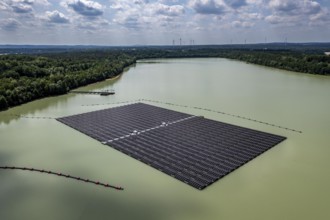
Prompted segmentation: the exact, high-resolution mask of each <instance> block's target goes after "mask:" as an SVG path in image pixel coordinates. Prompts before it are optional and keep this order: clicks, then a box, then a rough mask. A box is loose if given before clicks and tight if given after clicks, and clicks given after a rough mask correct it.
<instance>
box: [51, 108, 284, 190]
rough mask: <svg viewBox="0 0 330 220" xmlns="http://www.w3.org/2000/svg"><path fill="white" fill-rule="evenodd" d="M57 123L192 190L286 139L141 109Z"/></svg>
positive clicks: (111, 111)
mask: <svg viewBox="0 0 330 220" xmlns="http://www.w3.org/2000/svg"><path fill="white" fill-rule="evenodd" d="M57 120H58V121H60V122H62V123H64V124H66V125H68V126H70V127H72V128H74V129H76V130H78V131H80V132H82V133H84V134H86V135H88V136H90V137H93V138H94V139H96V140H98V141H100V142H102V143H103V144H106V145H108V146H110V147H113V148H115V149H117V150H119V151H121V152H123V153H125V154H127V155H129V156H131V157H133V158H135V159H138V160H140V161H142V162H144V163H146V164H148V165H150V166H152V167H154V168H156V169H158V170H160V171H162V172H164V173H166V174H168V175H171V176H172V177H174V178H176V179H178V180H181V181H183V182H185V183H187V184H189V185H191V186H193V187H195V188H197V189H203V188H205V187H207V186H208V185H210V184H212V183H213V182H215V181H216V180H218V179H220V178H222V177H224V176H225V175H227V174H229V173H230V172H232V171H234V170H235V169H237V168H239V167H240V166H242V165H244V164H245V163H247V162H249V161H250V160H252V159H253V158H255V157H257V156H258V155H260V154H262V153H263V152H265V151H267V150H268V149H270V148H272V147H273V146H275V145H277V144H278V143H280V142H282V141H283V140H285V139H286V138H285V137H282V136H278V135H273V134H269V133H265V132H261V131H256V130H252V129H248V128H243V127H239V126H235V125H231V124H226V123H222V122H217V121H214V120H210V119H205V118H203V117H198V116H193V115H189V114H185V113H181V112H176V111H172V110H168V109H164V108H160V107H156V106H152V105H147V104H143V103H136V104H130V105H125V106H121V107H116V108H110V109H105V110H100V111H94V112H89V113H84V114H79V115H73V116H69V117H63V118H58V119H57Z"/></svg>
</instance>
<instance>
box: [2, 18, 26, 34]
mask: <svg viewBox="0 0 330 220" xmlns="http://www.w3.org/2000/svg"><path fill="white" fill-rule="evenodd" d="M20 25H21V24H20V22H18V21H17V20H15V19H13V18H8V19H5V20H1V21H0V27H1V29H2V30H5V31H15V30H16V29H18V27H19V26H20Z"/></svg>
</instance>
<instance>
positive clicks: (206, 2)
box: [190, 0, 226, 15]
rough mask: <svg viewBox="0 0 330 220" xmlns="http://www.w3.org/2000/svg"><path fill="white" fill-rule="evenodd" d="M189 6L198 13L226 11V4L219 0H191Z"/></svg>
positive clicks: (222, 12)
mask: <svg viewBox="0 0 330 220" xmlns="http://www.w3.org/2000/svg"><path fill="white" fill-rule="evenodd" d="M190 6H191V7H192V8H193V9H194V10H195V11H196V12H197V13H199V14H214V15H220V14H224V13H225V12H226V4H225V3H224V2H223V1H221V0H192V1H190Z"/></svg>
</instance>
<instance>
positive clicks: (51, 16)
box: [46, 10, 70, 24]
mask: <svg viewBox="0 0 330 220" xmlns="http://www.w3.org/2000/svg"><path fill="white" fill-rule="evenodd" d="M46 17H47V20H48V21H49V22H51V23H57V24H66V23H69V22H70V20H69V18H68V17H66V16H65V15H64V14H63V13H61V12H59V11H57V10H55V11H46Z"/></svg>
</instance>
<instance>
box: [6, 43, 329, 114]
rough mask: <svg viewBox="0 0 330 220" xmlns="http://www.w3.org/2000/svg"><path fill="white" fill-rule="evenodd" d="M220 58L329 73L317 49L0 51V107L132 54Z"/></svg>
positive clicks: (114, 68) (99, 74)
mask: <svg viewBox="0 0 330 220" xmlns="http://www.w3.org/2000/svg"><path fill="white" fill-rule="evenodd" d="M185 57H187V58H193V57H222V58H229V59H236V60H241V61H245V62H248V63H254V64H259V65H264V66H269V67H275V68H279V69H285V70H291V71H296V72H302V73H311V74H321V75H330V56H325V55H322V53H318V52H317V51H315V52H313V53H305V52H304V51H298V50H292V51H289V50H266V49H248V48H245V49H244V48H216V47H211V46H193V47H188V46H185V47H138V48H113V49H98V50H87V51H80V52H79V51H73V52H65V53H53V54H43V55H2V56H0V110H2V109H6V108H7V107H11V106H15V105H19V104H23V103H26V102H29V101H32V100H35V99H38V98H42V97H47V96H52V95H60V94H65V93H67V92H68V91H70V90H71V89H74V88H77V87H79V86H84V85H87V84H90V83H94V82H98V81H102V80H105V79H107V78H111V77H114V76H116V75H118V74H120V73H121V72H122V71H123V69H124V68H125V67H127V66H129V65H131V64H133V63H135V62H136V60H137V59H148V58H185Z"/></svg>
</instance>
